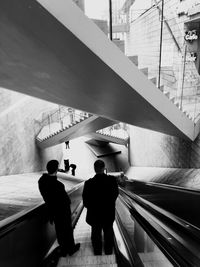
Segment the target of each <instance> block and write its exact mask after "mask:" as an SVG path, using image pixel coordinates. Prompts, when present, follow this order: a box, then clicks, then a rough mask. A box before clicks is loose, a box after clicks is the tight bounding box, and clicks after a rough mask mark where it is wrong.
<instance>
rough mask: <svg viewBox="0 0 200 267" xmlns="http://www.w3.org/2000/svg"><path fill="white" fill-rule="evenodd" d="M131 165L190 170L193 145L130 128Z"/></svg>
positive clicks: (140, 129)
mask: <svg viewBox="0 0 200 267" xmlns="http://www.w3.org/2000/svg"><path fill="white" fill-rule="evenodd" d="M129 148H130V150H129V151H130V163H131V166H134V167H166V168H189V167H190V157H191V143H190V142H189V141H185V140H182V139H179V138H176V137H172V136H169V135H165V134H161V133H158V132H154V131H150V130H146V129H142V128H139V127H135V126H130V145H129Z"/></svg>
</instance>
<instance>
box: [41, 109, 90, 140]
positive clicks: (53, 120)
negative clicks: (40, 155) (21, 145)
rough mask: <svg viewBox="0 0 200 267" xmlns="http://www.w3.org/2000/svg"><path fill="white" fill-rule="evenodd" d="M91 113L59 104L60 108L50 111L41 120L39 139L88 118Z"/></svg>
mask: <svg viewBox="0 0 200 267" xmlns="http://www.w3.org/2000/svg"><path fill="white" fill-rule="evenodd" d="M89 116H91V115H90V114H88V113H86V112H83V111H80V110H75V109H72V108H69V107H64V106H59V107H58V109H56V110H54V111H53V112H50V113H49V114H47V115H46V116H45V118H44V119H43V120H42V121H41V122H40V127H41V128H40V131H39V133H38V134H37V137H36V138H37V139H38V140H40V141H42V140H44V139H45V138H48V137H51V136H52V135H54V134H56V133H59V132H61V131H64V130H66V129H67V128H70V127H72V126H73V125H75V124H77V123H79V122H81V121H83V120H85V119H87V118H88V117H89Z"/></svg>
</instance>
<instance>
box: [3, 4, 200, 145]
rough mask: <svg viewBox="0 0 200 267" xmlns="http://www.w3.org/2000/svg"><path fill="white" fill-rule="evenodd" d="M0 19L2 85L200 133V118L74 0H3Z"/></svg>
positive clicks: (172, 131) (186, 134)
mask: <svg viewBox="0 0 200 267" xmlns="http://www.w3.org/2000/svg"><path fill="white" fill-rule="evenodd" d="M0 26H1V35H0V42H1V48H2V51H4V53H1V54H0V60H1V62H2V65H1V67H0V76H1V77H4V78H3V79H0V86H2V87H4V88H7V89H11V90H15V91H19V92H22V93H25V94H29V95H32V96H35V97H39V98H41V99H45V100H47V101H51V102H54V103H58V104H60V105H64V106H71V107H73V108H75V109H80V110H85V111H87V112H88V113H91V114H96V115H98V116H100V117H104V118H107V119H108V120H113V121H120V122H124V123H127V124H131V125H135V126H139V127H143V128H146V129H151V130H154V131H158V132H162V133H165V134H168V135H173V136H178V137H181V138H185V139H190V140H194V139H195V138H196V136H197V135H198V134H199V129H200V125H199V123H196V124H195V123H194V122H193V121H192V120H190V119H189V118H188V117H187V116H186V115H185V114H184V113H183V112H182V111H181V110H179V109H178V107H177V106H176V105H174V104H173V103H172V102H171V101H170V100H169V99H168V97H166V96H165V95H163V93H162V92H161V91H160V90H159V89H158V88H156V86H155V84H154V83H153V82H152V81H150V80H148V79H147V78H146V76H145V75H144V74H143V73H142V72H141V71H140V70H138V68H137V67H136V66H134V64H133V63H132V62H131V61H130V60H129V59H128V58H127V57H126V56H124V54H123V53H122V52H121V51H120V50H119V49H118V48H117V47H116V46H115V44H113V43H112V42H111V41H110V40H108V39H107V37H106V36H105V35H104V33H103V32H102V31H101V30H100V29H98V27H97V26H96V25H95V24H94V23H93V22H92V21H90V19H88V18H87V17H86V16H85V15H84V14H83V12H82V11H81V10H80V9H79V8H78V7H77V6H76V5H75V4H74V3H73V2H72V1H71V0H68V1H63V0H57V1H47V0H37V1H35V0H30V1H29V2H27V1H25V0H21V1H20V3H19V2H17V3H16V2H15V1H14V2H13V3H12V5H10V3H9V1H1V2H0ZM8 32H11V34H10V35H9V36H8V34H7V33H8ZM88 33H90V34H88ZM13 36H14V37H15V42H14V41H13ZM38 72H39V74H38ZM154 82H155V79H154ZM73 127H76V125H75V126H73ZM73 127H72V128H73ZM101 128H103V127H101ZM101 128H99V129H101ZM97 130H98V129H97ZM83 132H84V131H83ZM92 132H94V131H92ZM73 134H74V131H73ZM79 134H80V133H79ZM62 137H63V140H65V139H64V138H65V136H64V135H63V136H62ZM51 139H52V138H51ZM60 141H62V138H60ZM60 141H58V142H60ZM44 142H48V139H47V140H43V141H42V143H43V144H44Z"/></svg>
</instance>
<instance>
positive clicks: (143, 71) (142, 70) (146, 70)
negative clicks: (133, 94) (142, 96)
mask: <svg viewBox="0 0 200 267" xmlns="http://www.w3.org/2000/svg"><path fill="white" fill-rule="evenodd" d="M139 70H140V71H141V72H142V73H144V75H146V76H148V68H142V69H139Z"/></svg>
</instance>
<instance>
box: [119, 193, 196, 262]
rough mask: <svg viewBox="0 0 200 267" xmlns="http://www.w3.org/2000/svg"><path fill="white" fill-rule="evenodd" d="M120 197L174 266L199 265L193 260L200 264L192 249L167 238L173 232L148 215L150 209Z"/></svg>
mask: <svg viewBox="0 0 200 267" xmlns="http://www.w3.org/2000/svg"><path fill="white" fill-rule="evenodd" d="M127 197H128V196H127ZM128 198H130V197H128ZM120 199H121V201H122V202H123V203H124V205H125V206H127V207H128V209H129V210H130V213H131V214H132V216H133V218H135V219H136V221H137V222H138V223H139V224H140V226H141V227H142V228H143V229H144V230H145V232H147V234H148V235H149V236H150V237H151V239H152V240H153V241H154V242H155V244H156V245H157V246H158V247H159V248H160V250H161V251H162V252H163V253H164V254H165V255H166V257H167V258H168V259H169V260H170V261H171V262H173V265H174V266H182V267H189V266H199V265H191V264H190V263H191V262H192V261H193V262H198V264H200V259H199V258H198V257H197V255H194V254H192V253H191V251H190V250H188V249H187V248H185V247H184V246H183V245H182V244H181V243H179V241H178V240H177V239H175V238H172V240H170V239H171V238H169V239H168V238H166V237H167V236H168V237H170V236H171V234H170V233H169V232H168V231H167V228H163V226H162V224H159V223H157V222H156V221H152V218H151V216H150V217H148V215H147V214H148V213H149V211H145V209H144V208H143V207H141V206H140V205H139V204H138V203H136V206H137V207H135V206H134V204H133V203H132V201H133V200H131V201H128V202H127V201H126V200H125V199H124V198H123V197H122V196H121V195H120ZM142 210H144V211H145V216H144V214H143V213H142ZM149 214H151V213H149ZM154 217H155V216H154ZM192 264H193V263H192Z"/></svg>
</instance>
